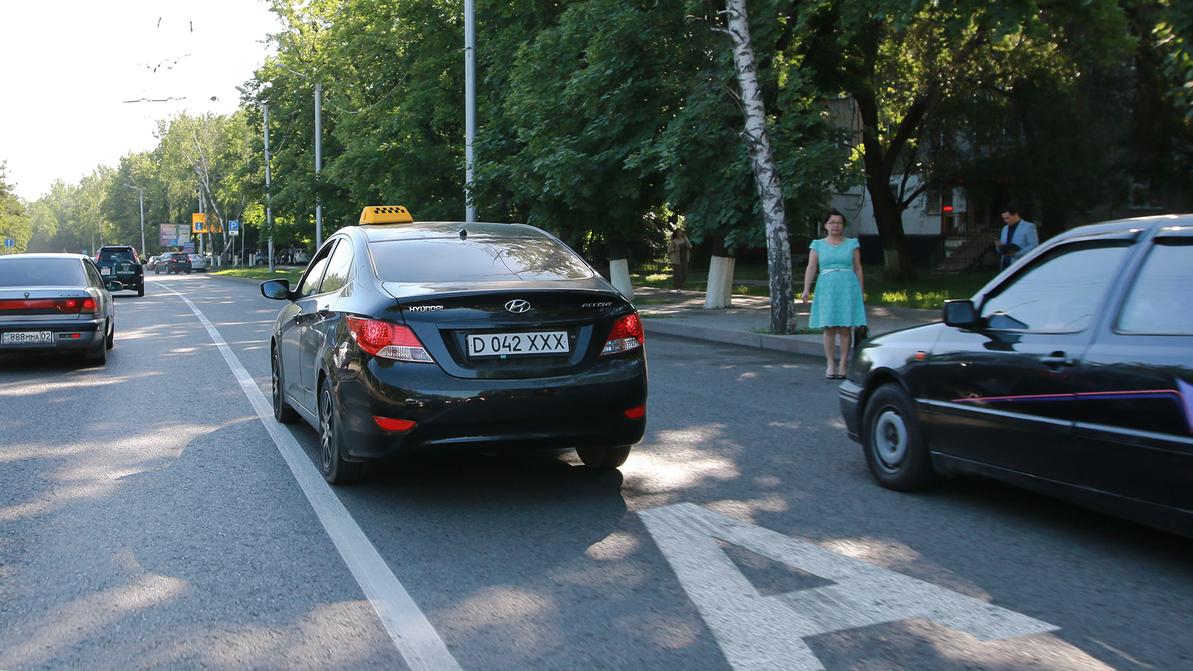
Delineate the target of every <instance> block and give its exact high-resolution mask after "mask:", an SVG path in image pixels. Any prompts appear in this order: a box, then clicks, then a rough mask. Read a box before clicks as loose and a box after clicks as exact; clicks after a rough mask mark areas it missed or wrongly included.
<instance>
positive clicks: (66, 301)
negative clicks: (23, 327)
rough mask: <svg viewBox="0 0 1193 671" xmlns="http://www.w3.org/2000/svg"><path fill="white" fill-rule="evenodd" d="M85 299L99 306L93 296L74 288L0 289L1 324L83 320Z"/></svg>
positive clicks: (89, 314)
mask: <svg viewBox="0 0 1193 671" xmlns="http://www.w3.org/2000/svg"><path fill="white" fill-rule="evenodd" d="M87 299H91V300H92V301H93V302H94V304H95V305H98V300H97V298H96V297H95V296H93V295H92V294H90V293H89V292H87V291H86V290H84V289H79V288H75V287H30V288H28V289H23V288H12V287H0V325H12V324H26V323H37V322H60V321H71V320H78V319H82V318H83V309H84V305H83V303H84V301H85V300H87ZM92 314H93V312H88V313H87V316H88V317H90V316H91V315H92Z"/></svg>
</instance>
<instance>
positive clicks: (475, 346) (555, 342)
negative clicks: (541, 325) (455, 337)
mask: <svg viewBox="0 0 1193 671" xmlns="http://www.w3.org/2000/svg"><path fill="white" fill-rule="evenodd" d="M467 340H468V356H470V357H485V356H524V355H533V354H538V355H543V354H567V353H568V352H569V351H570V349H571V348H570V346H569V344H568V333H567V331H532V332H530V333H486V334H483V335H470V336H468V338H467Z"/></svg>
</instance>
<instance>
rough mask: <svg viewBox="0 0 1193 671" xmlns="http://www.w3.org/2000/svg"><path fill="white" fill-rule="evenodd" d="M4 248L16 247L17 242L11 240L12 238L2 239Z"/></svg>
mask: <svg viewBox="0 0 1193 671" xmlns="http://www.w3.org/2000/svg"><path fill="white" fill-rule="evenodd" d="M4 246H5V247H16V246H17V241H16V240H13V239H12V238H4Z"/></svg>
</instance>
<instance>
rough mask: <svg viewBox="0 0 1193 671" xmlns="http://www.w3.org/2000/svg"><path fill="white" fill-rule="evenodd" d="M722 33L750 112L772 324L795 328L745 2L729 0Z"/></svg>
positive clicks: (775, 328) (787, 330)
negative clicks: (727, 37)
mask: <svg viewBox="0 0 1193 671" xmlns="http://www.w3.org/2000/svg"><path fill="white" fill-rule="evenodd" d="M722 14H723V15H724V16H725V28H724V31H725V32H726V33H727V34H728V35H729V38H730V39H731V40H732V42H733V64H734V67H735V68H736V70H737V81H738V84H739V85H740V86H741V102H742V108H743V111H744V112H745V116H746V127H745V132H744V133H743V137H744V139H745V141H746V147H747V149H748V150H749V154H750V163H751V164H753V167H754V182H755V184H756V185H757V186H758V198H759V200H760V201H761V204H762V218H763V221H764V222H765V223H766V262H767V272H768V275H769V276H770V328H771V332H772V333H777V334H784V335H786V334H791V333H795V332H796V322H795V296H794V292H793V290H792V288H791V243H790V242H789V241H788V237H787V219H786V214H785V212H784V208H783V185H782V183H781V181H780V179H779V171H778V169H777V168H776V167H775V160H774V156H773V155H772V154H771V150H770V140H769V139H768V137H767V133H766V109H765V106H764V105H763V103H762V91H761V89H760V88H759V86H758V76H757V66H756V62H755V59H754V47H753V45H752V44H751V43H750V17H749V15H748V14H747V13H746V0H727V2H726V3H725V10H724V11H723V12H722Z"/></svg>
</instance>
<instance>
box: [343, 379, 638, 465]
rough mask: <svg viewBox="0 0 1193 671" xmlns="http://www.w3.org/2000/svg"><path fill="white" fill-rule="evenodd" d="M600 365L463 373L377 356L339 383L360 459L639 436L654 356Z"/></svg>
mask: <svg viewBox="0 0 1193 671" xmlns="http://www.w3.org/2000/svg"><path fill="white" fill-rule="evenodd" d="M597 368H598V370H594V371H590V372H588V373H584V374H581V375H578V376H569V377H557V378H546V379H543V378H540V379H528V380H462V379H457V378H451V377H449V376H447V375H445V374H444V373H443V371H442V370H441V369H439V367H438V366H433V365H426V364H397V365H393V364H381V365H380V366H379V365H378V364H377V362H376V361H374V362H371V363H370V365H369V368H368V369H366V370H365V371H362V372H361V374H360V375H357V376H354V377H348V378H345V379H341V380H340V381H338V382H337V383H336V384H334V385H333V389H334V393H335V394H336V396H337V407H338V408H340V415H341V416H340V426H341V427H343V428H344V430H345V443H344V444H345V445H346V446H347V448H348V456H349V457H350V458H353V459H383V458H387V457H393V456H397V455H399V454H403V453H409V452H417V451H442V450H446V449H541V448H569V447H584V446H594V445H595V446H611V445H632V444H634V443H637V442H638V441H640V440H642V436H643V434H644V433H645V431H646V416H645V415H644V414H643V415H642V416H641V417H637V418H630V417H627V416H626V414H625V411H626V410H627V409H630V408H635V407H638V406H644V405H645V403H646V362H645V360H644V359H641V358H639V359H622V360H618V361H608V362H602V363H601V365H599V366H598V367H597ZM432 369H433V370H432ZM378 373H380V377H379V376H378ZM383 378H384V379H391V380H394V381H395V382H398V381H399V380H400V383H398V384H389V383H387V382H385V381H383ZM374 416H379V417H386V418H391V419H403V420H410V421H414V422H416V424H415V426H414V428H413V429H411V430H409V431H406V432H387V431H383V430H382V429H381V428H380V427H378V426H377V423H376V422H375V421H374V419H373V417H374Z"/></svg>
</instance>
